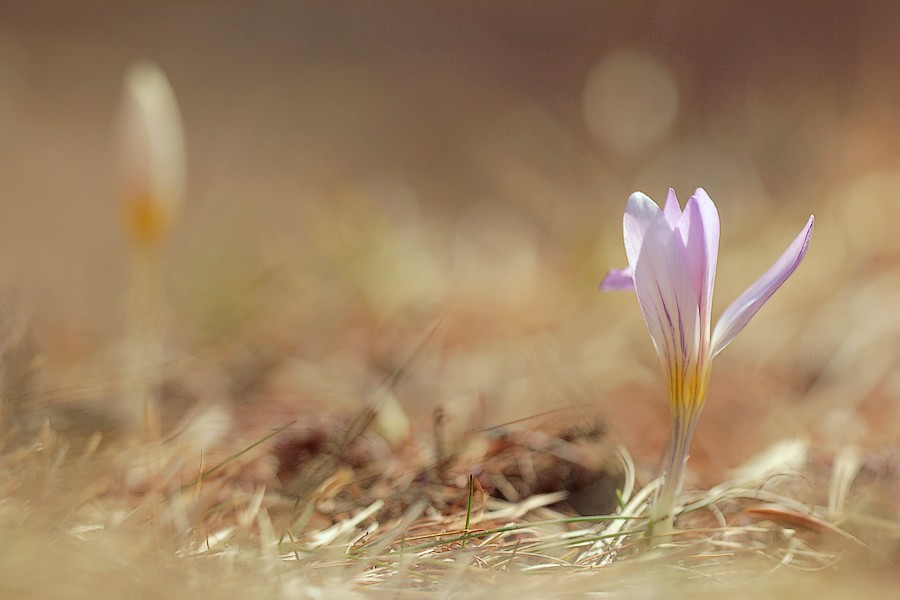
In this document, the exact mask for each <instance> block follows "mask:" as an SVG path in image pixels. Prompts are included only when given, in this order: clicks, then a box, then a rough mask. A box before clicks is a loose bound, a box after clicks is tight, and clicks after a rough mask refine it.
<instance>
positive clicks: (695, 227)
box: [678, 188, 719, 350]
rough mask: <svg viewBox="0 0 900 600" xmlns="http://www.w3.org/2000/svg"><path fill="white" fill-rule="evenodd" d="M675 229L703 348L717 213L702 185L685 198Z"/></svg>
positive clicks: (716, 239)
mask: <svg viewBox="0 0 900 600" xmlns="http://www.w3.org/2000/svg"><path fill="white" fill-rule="evenodd" d="M678 231H679V233H680V234H681V239H682V241H683V243H684V249H685V259H686V261H687V265H688V269H689V270H690V272H691V275H692V277H693V280H694V286H695V293H696V294H697V304H698V305H699V307H700V332H701V336H702V339H703V344H704V350H706V348H708V343H709V328H710V313H711V311H712V298H713V288H714V286H715V281H716V264H717V262H718V257H719V212H718V211H717V210H716V205H715V204H714V203H713V201H712V200H711V199H710V197H709V195H708V194H707V193H706V191H704V190H703V188H697V191H696V192H694V195H693V196H691V198H690V200H688V202H687V205H686V206H685V207H684V213H683V214H682V216H681V220H680V221H679V222H678Z"/></svg>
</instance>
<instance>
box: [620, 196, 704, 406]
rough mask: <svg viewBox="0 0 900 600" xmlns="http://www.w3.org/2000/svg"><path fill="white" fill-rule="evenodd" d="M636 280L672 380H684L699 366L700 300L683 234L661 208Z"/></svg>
mask: <svg viewBox="0 0 900 600" xmlns="http://www.w3.org/2000/svg"><path fill="white" fill-rule="evenodd" d="M634 284H635V291H636V292H637V297H638V301H639V302H640V305H641V312H642V313H643V315H644V321H645V322H646V324H647V329H648V330H649V332H650V337H651V339H652V340H653V345H654V347H655V348H656V352H657V354H658V355H659V357H660V360H661V362H662V364H663V367H664V368H665V369H666V371H667V373H668V375H669V383H670V386H678V385H681V386H683V385H685V383H684V382H685V381H687V379H688V374H689V372H690V371H691V369H693V368H694V366H696V361H697V352H698V343H699V330H698V325H699V306H698V304H697V295H696V293H695V291H694V283H693V277H692V275H691V273H690V271H689V270H688V266H687V263H686V261H685V257H684V248H683V244H682V242H681V237H680V235H679V234H678V232H676V231H673V230H672V229H671V227H669V224H668V222H667V221H666V219H665V216H664V215H663V213H662V212H661V211H658V212H657V213H656V215H655V218H654V220H653V222H652V223H651V224H650V225H649V226H648V227H647V229H646V235H645V236H644V239H643V244H642V247H641V253H640V257H639V258H638V260H637V266H636V268H635V270H634ZM670 389H671V388H670ZM681 395H682V394H681V391H680V390H679V391H678V396H679V397H680V396H681Z"/></svg>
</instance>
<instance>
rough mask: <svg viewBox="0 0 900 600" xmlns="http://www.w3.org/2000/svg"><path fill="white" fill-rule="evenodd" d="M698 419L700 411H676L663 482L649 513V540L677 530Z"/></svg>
mask: <svg viewBox="0 0 900 600" xmlns="http://www.w3.org/2000/svg"><path fill="white" fill-rule="evenodd" d="M698 416H700V411H699V410H696V411H692V410H685V411H675V412H674V417H675V423H674V427H673V429H672V437H671V439H670V441H669V452H668V460H667V462H666V471H665V474H664V475H663V477H664V480H663V484H662V487H661V488H660V490H659V494H658V495H657V497H656V500H655V501H654V503H653V509H652V510H651V512H650V524H649V527H648V529H647V535H648V536H650V537H657V536H664V535H667V534H669V533H671V532H672V531H673V529H674V523H675V509H676V505H677V503H678V497H679V496H680V495H681V490H682V487H683V486H684V469H685V465H687V460H688V455H689V453H688V451H689V450H690V446H691V440H692V439H693V437H694V428H695V427H696V425H697V417H698Z"/></svg>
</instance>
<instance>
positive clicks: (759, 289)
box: [712, 217, 815, 356]
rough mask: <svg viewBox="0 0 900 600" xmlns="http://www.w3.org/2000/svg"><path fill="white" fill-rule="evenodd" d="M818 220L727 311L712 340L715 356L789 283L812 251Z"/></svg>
mask: <svg viewBox="0 0 900 600" xmlns="http://www.w3.org/2000/svg"><path fill="white" fill-rule="evenodd" d="M814 224H815V219H814V217H810V218H809V221H807V222H806V226H805V227H804V228H803V230H802V231H801V232H800V234H799V235H798V236H797V237H796V238H794V241H793V242H791V245H790V246H788V247H787V250H785V251H784V254H782V255H781V257H780V258H779V259H778V260H777V261H775V264H773V265H772V266H771V267H770V268H769V270H768V271H766V272H765V274H764V275H763V276H762V277H760V278H759V279H757V280H756V282H755V283H754V284H753V285H751V286H750V287H749V288H747V291H745V292H744V293H743V294H741V295H740V296H739V297H738V299H737V300H735V301H734V302H732V303H731V306H729V307H728V308H726V309H725V312H723V313H722V316H721V317H719V322H718V323H716V329H715V331H713V336H712V356H715V355H717V354H718V353H719V352H721V351H722V350H724V349H725V347H726V346H728V344H730V343H731V341H732V340H733V339H734V338H735V336H736V335H737V334H739V333H740V332H741V330H742V329H743V328H744V327H745V326H746V325H747V323H749V322H750V319H752V318H753V315H755V314H756V313H757V312H758V311H759V309H760V308H762V306H763V304H765V303H766V301H767V300H768V299H769V298H771V297H772V294H774V293H775V291H776V290H777V289H778V288H779V287H781V285H782V284H783V283H784V282H785V281H787V279H788V277H790V276H791V274H792V273H793V272H794V271H796V270H797V267H799V266H800V262H801V261H802V260H803V257H804V256H806V250H807V249H808V248H809V240H810V238H811V237H812V232H813V225H814Z"/></svg>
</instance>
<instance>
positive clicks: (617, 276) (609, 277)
mask: <svg viewBox="0 0 900 600" xmlns="http://www.w3.org/2000/svg"><path fill="white" fill-rule="evenodd" d="M600 291H601V292H633V291H634V274H633V273H632V272H631V267H625V268H624V269H610V270H609V272H608V273H607V274H606V277H604V278H603V281H602V282H601V283H600Z"/></svg>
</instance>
